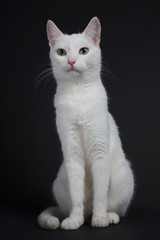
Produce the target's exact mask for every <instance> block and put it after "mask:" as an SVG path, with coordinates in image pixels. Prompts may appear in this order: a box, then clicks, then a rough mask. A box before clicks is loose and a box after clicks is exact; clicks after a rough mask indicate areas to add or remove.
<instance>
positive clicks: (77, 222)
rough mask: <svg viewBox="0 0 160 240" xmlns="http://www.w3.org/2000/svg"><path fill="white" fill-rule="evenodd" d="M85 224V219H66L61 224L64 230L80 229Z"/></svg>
mask: <svg viewBox="0 0 160 240" xmlns="http://www.w3.org/2000/svg"><path fill="white" fill-rule="evenodd" d="M83 223H84V219H83V218H69V217H68V218H66V219H64V220H63V221H62V223H61V228H62V229H64V230H75V229H78V228H79V227H80V226H81V225H82V224H83Z"/></svg>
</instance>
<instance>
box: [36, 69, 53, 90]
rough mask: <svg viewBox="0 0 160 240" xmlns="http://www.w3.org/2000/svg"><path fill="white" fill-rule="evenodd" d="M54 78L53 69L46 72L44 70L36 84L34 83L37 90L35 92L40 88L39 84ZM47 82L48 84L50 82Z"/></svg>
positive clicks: (37, 78)
mask: <svg viewBox="0 0 160 240" xmlns="http://www.w3.org/2000/svg"><path fill="white" fill-rule="evenodd" d="M52 78H53V72H52V68H51V67H50V68H47V69H45V70H43V71H42V72H41V73H40V74H39V75H38V76H37V77H36V79H35V83H34V89H35V92H36V90H37V87H38V86H39V84H40V83H41V82H42V81H44V80H45V82H46V80H48V81H49V80H50V79H52ZM48 81H47V82H48Z"/></svg>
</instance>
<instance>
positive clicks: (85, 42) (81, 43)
mask: <svg viewBox="0 0 160 240" xmlns="http://www.w3.org/2000/svg"><path fill="white" fill-rule="evenodd" d="M90 45H92V42H91V40H89V39H88V38H87V37H86V36H84V35H83V34H81V33H74V34H71V35H67V34H63V35H62V36H61V37H60V38H59V39H58V41H57V43H56V47H67V48H78V47H88V46H90Z"/></svg>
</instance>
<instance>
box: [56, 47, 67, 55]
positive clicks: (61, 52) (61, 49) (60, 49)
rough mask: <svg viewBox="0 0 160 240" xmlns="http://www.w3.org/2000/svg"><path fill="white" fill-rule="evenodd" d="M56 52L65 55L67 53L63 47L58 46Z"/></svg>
mask: <svg viewBox="0 0 160 240" xmlns="http://www.w3.org/2000/svg"><path fill="white" fill-rule="evenodd" d="M57 54H58V55H59V56H65V55H67V52H66V50H65V49H63V48H58V49H57Z"/></svg>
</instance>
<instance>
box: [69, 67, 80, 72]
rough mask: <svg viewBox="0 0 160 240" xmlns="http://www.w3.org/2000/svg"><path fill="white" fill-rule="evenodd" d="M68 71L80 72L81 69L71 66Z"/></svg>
mask: <svg viewBox="0 0 160 240" xmlns="http://www.w3.org/2000/svg"><path fill="white" fill-rule="evenodd" d="M68 72H78V73H79V71H78V70H77V69H75V68H73V67H72V68H70V69H69V70H68Z"/></svg>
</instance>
